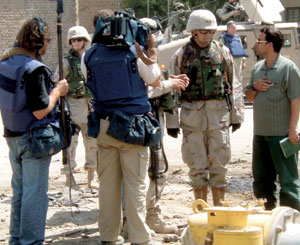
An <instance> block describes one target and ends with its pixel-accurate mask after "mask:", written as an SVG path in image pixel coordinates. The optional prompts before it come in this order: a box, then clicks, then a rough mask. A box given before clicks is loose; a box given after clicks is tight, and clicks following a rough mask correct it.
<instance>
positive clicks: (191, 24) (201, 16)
mask: <svg viewBox="0 0 300 245" xmlns="http://www.w3.org/2000/svg"><path fill="white" fill-rule="evenodd" d="M216 29H217V20H216V17H215V15H214V14H213V13H212V12H210V11H209V10H206V9H199V10H195V11H193V12H192V13H191V15H190V17H189V20H188V23H187V25H186V30H187V31H188V32H191V31H193V30H216Z"/></svg>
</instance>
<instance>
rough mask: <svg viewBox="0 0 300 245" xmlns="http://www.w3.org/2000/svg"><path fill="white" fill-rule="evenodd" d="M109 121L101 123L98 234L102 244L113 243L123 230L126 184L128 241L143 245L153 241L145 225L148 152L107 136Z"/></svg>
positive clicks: (144, 148)
mask: <svg viewBox="0 0 300 245" xmlns="http://www.w3.org/2000/svg"><path fill="white" fill-rule="evenodd" d="M108 126H109V121H106V120H101V121H100V133H99V135H98V137H97V145H98V164H97V170H98V176H99V179H100V190H99V193H100V194H99V206H100V210H99V231H100V239H101V240H102V241H114V240H117V237H118V235H119V233H120V229H121V225H122V222H121V218H122V208H121V195H122V194H121V186H122V181H124V188H125V203H126V207H125V210H126V217H127V222H128V240H129V242H131V243H143V242H146V241H149V240H150V239H151V234H150V229H149V227H148V226H147V225H146V223H145V213H146V193H147V190H148V175H147V171H148V149H147V147H143V146H137V145H132V144H126V143H123V142H121V141H119V140H116V139H114V138H112V137H110V136H108V135H107V134H106V131H107V128H108Z"/></svg>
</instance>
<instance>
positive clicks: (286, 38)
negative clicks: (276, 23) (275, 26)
mask: <svg viewBox="0 0 300 245" xmlns="http://www.w3.org/2000/svg"><path fill="white" fill-rule="evenodd" d="M283 38H284V43H283V47H291V46H292V41H291V39H292V37H291V34H283Z"/></svg>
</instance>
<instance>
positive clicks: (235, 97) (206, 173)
mask: <svg viewBox="0 0 300 245" xmlns="http://www.w3.org/2000/svg"><path fill="white" fill-rule="evenodd" d="M213 42H214V41H213ZM191 43H192V41H190V42H189V43H187V44H186V45H185V46H184V47H183V48H181V49H179V50H178V51H177V52H176V53H175V55H174V56H173V58H172V61H171V67H170V68H171V71H170V72H171V74H175V75H176V74H181V73H186V69H189V68H190V66H189V65H190V64H192V63H193V62H194V63H193V64H195V63H197V61H196V62H195V60H196V59H198V63H199V64H201V62H205V60H206V61H208V60H209V62H212V61H217V60H219V61H220V59H221V56H220V51H221V53H222V56H223V57H224V60H223V61H225V63H224V64H223V65H224V69H225V70H226V72H227V74H228V76H227V77H228V82H229V84H231V86H232V112H231V113H229V111H228V106H227V103H226V100H225V99H224V96H222V92H221V93H219V92H217V91H221V90H222V89H224V88H222V86H221V85H220V84H222V83H221V82H219V83H218V82H216V80H217V79H219V80H220V81H225V75H224V74H225V73H224V71H222V66H221V68H220V67H219V69H217V68H214V69H216V70H215V74H216V76H215V78H213V79H212V80H209V78H208V77H209V76H207V77H204V78H202V77H201V76H202V75H203V73H205V71H203V70H201V65H200V66H199V67H198V71H197V73H196V76H197V80H196V81H197V83H199V81H201V82H200V83H202V85H203V84H206V88H205V89H204V90H205V91H204V92H202V96H203V99H195V98H194V99H193V98H192V99H191V98H189V95H188V94H187V96H185V94H186V92H187V90H189V91H192V90H193V89H194V92H196V93H199V91H200V90H197V87H193V84H196V83H193V78H191V77H190V85H189V87H188V88H187V90H186V91H184V92H183V94H182V95H183V99H182V103H181V112H180V127H181V128H182V130H183V140H182V158H183V161H184V162H185V163H186V164H187V165H188V167H189V168H190V171H189V177H190V179H191V186H192V187H193V188H194V189H195V188H201V187H204V186H208V185H209V186H211V187H215V188H223V187H226V186H227V180H226V172H227V168H226V164H228V163H229V161H230V156H231V150H230V139H229V126H230V124H240V123H242V121H243V107H244V105H243V96H242V95H243V94H242V87H241V86H240V83H239V82H238V80H236V79H235V69H234V66H233V60H232V56H231V54H230V51H229V49H228V48H227V47H225V46H220V45H216V43H217V42H214V43H215V44H214V45H212V43H211V44H210V45H209V46H208V47H207V48H204V49H200V48H199V47H198V48H197V47H195V46H194V45H193V44H191ZM190 45H191V46H190ZM218 46H219V48H220V47H221V49H220V50H218V48H217V47H218ZM187 47H189V48H190V49H189V51H191V50H192V51H193V52H195V53H196V54H195V53H194V54H189V55H188V54H187V52H186V50H187ZM191 47H192V48H191ZM197 52H199V53H198V54H197ZM195 57H196V58H195ZM193 59H194V60H193ZM221 60H222V59H221ZM202 64H204V63H202ZM199 68H200V71H199ZM206 69H207V66H206ZM194 75H195V74H194ZM216 77H218V78H216ZM207 83H209V84H207ZM196 86H197V84H196ZM202 88H203V87H202ZM211 88H214V89H213V90H212V91H209V89H211ZM209 93H210V94H211V95H208V94H209ZM214 93H215V95H213V94H214ZM200 94H201V92H200ZM198 96H200V97H201V95H199V94H198ZM192 97H193V96H192ZM196 97H197V96H196ZM200 97H198V98H200Z"/></svg>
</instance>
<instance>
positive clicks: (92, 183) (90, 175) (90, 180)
mask: <svg viewBox="0 0 300 245" xmlns="http://www.w3.org/2000/svg"><path fill="white" fill-rule="evenodd" d="M94 178H95V170H88V172H87V185H88V188H90V189H98V188H99V184H98V183H97V181H96V180H95V179H94Z"/></svg>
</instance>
